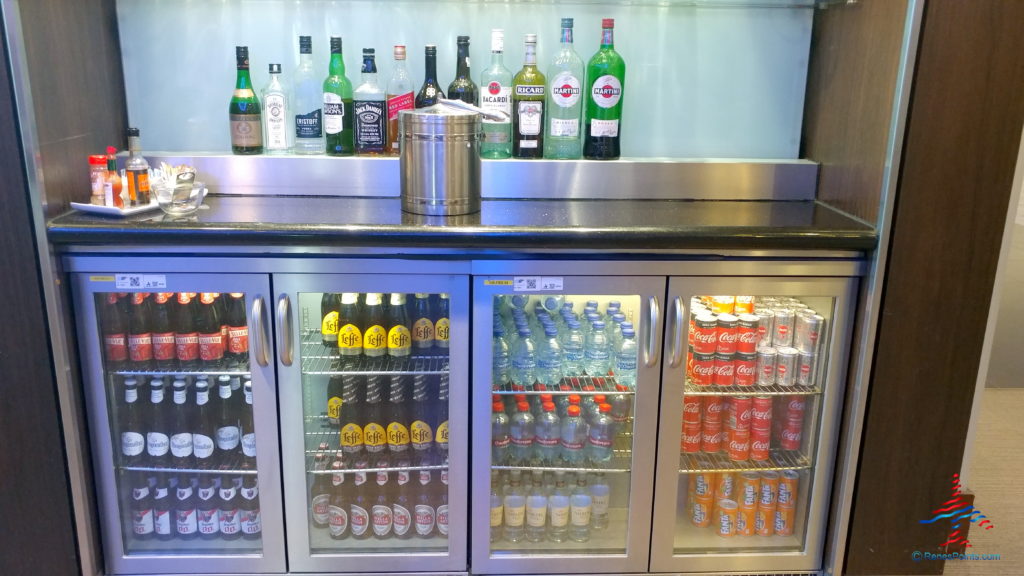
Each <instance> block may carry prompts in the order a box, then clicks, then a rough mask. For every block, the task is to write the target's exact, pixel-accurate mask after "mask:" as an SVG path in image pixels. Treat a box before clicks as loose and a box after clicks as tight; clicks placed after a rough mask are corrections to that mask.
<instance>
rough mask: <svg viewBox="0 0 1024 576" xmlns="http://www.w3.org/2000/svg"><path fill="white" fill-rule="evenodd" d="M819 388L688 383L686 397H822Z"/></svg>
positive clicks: (685, 391)
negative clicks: (699, 384)
mask: <svg viewBox="0 0 1024 576" xmlns="http://www.w3.org/2000/svg"><path fill="white" fill-rule="evenodd" d="M820 394H821V388H818V387H817V386H779V385H778V384H773V385H771V386H714V385H712V386H698V385H696V384H694V383H693V382H691V381H690V380H687V381H686V386H685V387H684V389H683V395H684V396H814V395H820Z"/></svg>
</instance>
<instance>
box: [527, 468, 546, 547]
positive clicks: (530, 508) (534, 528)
mask: <svg viewBox="0 0 1024 576" xmlns="http://www.w3.org/2000/svg"><path fill="white" fill-rule="evenodd" d="M547 516H548V497H547V494H545V493H544V473H543V472H542V471H540V470H534V471H533V483H532V485H531V486H530V492H529V495H527V497H526V539H527V540H529V541H530V542H543V541H544V537H545V536H546V530H547Z"/></svg>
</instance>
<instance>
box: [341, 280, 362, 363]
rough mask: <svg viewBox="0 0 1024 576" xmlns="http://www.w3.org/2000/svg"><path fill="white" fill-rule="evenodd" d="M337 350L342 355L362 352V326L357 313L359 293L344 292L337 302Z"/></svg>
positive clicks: (353, 354)
mask: <svg viewBox="0 0 1024 576" xmlns="http://www.w3.org/2000/svg"><path fill="white" fill-rule="evenodd" d="M337 326H338V351H339V352H340V353H341V355H342V356H350V357H353V356H354V357H358V356H359V355H360V354H362V353H363V330H362V328H361V326H363V321H362V318H361V317H360V314H359V294H357V293H355V292H344V293H342V295H341V299H340V301H339V304H338V322H337Z"/></svg>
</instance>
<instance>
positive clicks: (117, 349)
mask: <svg viewBox="0 0 1024 576" xmlns="http://www.w3.org/2000/svg"><path fill="white" fill-rule="evenodd" d="M100 310H101V312H100V328H101V330H102V331H103V352H104V356H105V357H106V366H107V370H124V368H125V364H126V363H127V362H128V316H127V314H125V313H124V311H123V308H122V307H121V306H119V297H118V293H117V292H108V293H107V294H106V296H105V297H104V300H103V305H102V308H101V309H100Z"/></svg>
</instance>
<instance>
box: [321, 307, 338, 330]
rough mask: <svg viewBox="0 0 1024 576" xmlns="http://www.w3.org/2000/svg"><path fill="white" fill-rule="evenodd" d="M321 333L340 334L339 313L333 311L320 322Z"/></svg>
mask: <svg viewBox="0 0 1024 576" xmlns="http://www.w3.org/2000/svg"><path fill="white" fill-rule="evenodd" d="M320 333H321V334H324V335H327V334H337V333H338V311H337V310H332V311H331V312H328V313H327V315H326V316H324V319H323V320H322V321H320Z"/></svg>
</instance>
